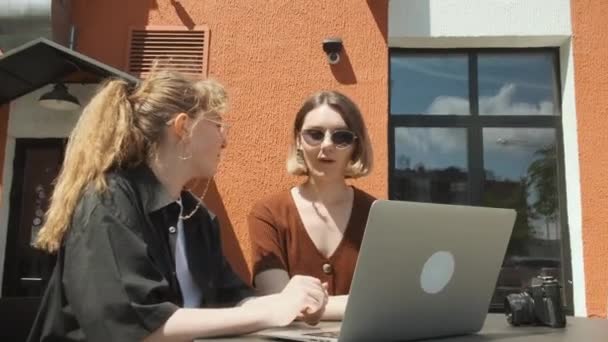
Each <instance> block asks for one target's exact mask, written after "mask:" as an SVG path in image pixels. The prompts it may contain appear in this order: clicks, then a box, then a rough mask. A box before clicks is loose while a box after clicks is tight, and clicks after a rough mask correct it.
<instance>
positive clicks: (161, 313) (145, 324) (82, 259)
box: [64, 205, 178, 342]
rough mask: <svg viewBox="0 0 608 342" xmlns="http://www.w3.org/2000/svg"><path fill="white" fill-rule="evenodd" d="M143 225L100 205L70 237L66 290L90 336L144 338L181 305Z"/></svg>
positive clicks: (135, 339) (73, 308) (113, 339)
mask: <svg viewBox="0 0 608 342" xmlns="http://www.w3.org/2000/svg"><path fill="white" fill-rule="evenodd" d="M74 228H76V227H74ZM139 228H140V229H139V230H138V229H136V227H130V226H127V225H126V224H125V223H124V220H121V219H120V218H119V217H118V214H117V213H114V212H113V211H111V210H109V209H108V208H107V207H105V206H103V205H97V206H96V207H95V208H94V209H93V210H92V211H91V213H90V216H89V217H88V220H86V222H85V223H84V224H83V225H82V226H81V227H78V228H76V229H78V231H72V232H71V233H72V234H70V238H69V239H68V240H67V241H66V248H65V252H66V254H65V267H64V269H65V271H64V286H65V295H66V297H67V298H66V299H67V300H68V302H69V303H70V307H71V310H72V311H73V313H74V315H75V316H76V318H77V320H78V323H79V325H80V327H81V329H82V330H83V332H84V334H85V336H86V339H87V341H104V342H105V341H139V340H141V339H143V338H145V337H146V336H148V335H149V334H150V333H152V332H153V331H155V330H156V329H158V328H159V327H161V326H162V325H163V324H164V323H165V322H166V321H167V320H168V319H169V317H170V316H171V315H172V314H173V313H174V312H175V311H176V310H177V309H178V306H176V305H174V304H173V303H171V302H170V301H168V299H167V298H171V296H170V293H171V292H170V291H171V290H170V288H169V284H168V282H167V280H166V279H165V278H164V277H163V275H162V274H161V273H160V272H159V270H158V269H157V268H156V267H155V266H154V264H153V262H152V260H151V259H150V258H149V256H148V253H147V245H146V243H145V242H144V240H143V238H142V237H141V234H140V232H141V227H139Z"/></svg>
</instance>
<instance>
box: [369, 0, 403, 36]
mask: <svg viewBox="0 0 608 342" xmlns="http://www.w3.org/2000/svg"><path fill="white" fill-rule="evenodd" d="M388 1H389V0H367V5H368V6H369V10H370V12H371V13H372V15H373V16H374V20H375V21H376V26H378V31H380V34H382V37H383V38H384V42H386V41H387V37H388ZM393 1H396V0H393Z"/></svg>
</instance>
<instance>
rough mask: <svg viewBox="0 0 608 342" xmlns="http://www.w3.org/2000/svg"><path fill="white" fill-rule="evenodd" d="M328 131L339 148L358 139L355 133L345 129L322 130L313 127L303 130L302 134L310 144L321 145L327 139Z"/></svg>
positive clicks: (345, 146)
mask: <svg viewBox="0 0 608 342" xmlns="http://www.w3.org/2000/svg"><path fill="white" fill-rule="evenodd" d="M328 133H329V137H330V139H331V142H332V143H333V144H334V145H336V148H339V149H343V148H347V147H348V146H350V145H352V144H353V143H354V142H355V140H356V139H357V136H356V135H355V133H353V132H351V131H349V130H345V129H340V130H336V131H330V130H329V129H327V130H321V129H317V128H311V129H305V130H303V131H302V133H300V134H301V135H302V138H303V139H304V141H305V142H306V143H307V144H308V145H310V146H319V145H321V143H322V142H323V140H325V136H326V135H327V134H328Z"/></svg>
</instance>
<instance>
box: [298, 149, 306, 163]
mask: <svg viewBox="0 0 608 342" xmlns="http://www.w3.org/2000/svg"><path fill="white" fill-rule="evenodd" d="M296 160H297V161H298V163H299V164H302V165H306V161H305V160H304V151H302V149H301V148H298V149H297V150H296Z"/></svg>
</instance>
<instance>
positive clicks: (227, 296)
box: [212, 217, 254, 306]
mask: <svg viewBox="0 0 608 342" xmlns="http://www.w3.org/2000/svg"><path fill="white" fill-rule="evenodd" d="M212 225H213V231H214V233H215V234H214V235H215V237H216V244H215V246H218V248H219V250H220V263H221V265H220V283H221V285H220V286H219V287H220V288H219V290H220V301H221V302H222V306H235V305H237V304H238V303H239V302H240V301H242V300H243V299H245V298H249V297H252V296H253V295H254V292H253V289H252V288H251V287H250V286H249V285H247V283H245V282H244V281H243V280H242V279H241V277H239V276H238V275H237V274H236V273H235V272H234V270H233V269H232V266H230V263H229V262H228V260H227V259H226V256H225V255H224V253H223V252H222V248H221V246H222V242H221V238H220V225H219V221H218V219H217V217H214V218H213V219H212Z"/></svg>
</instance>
